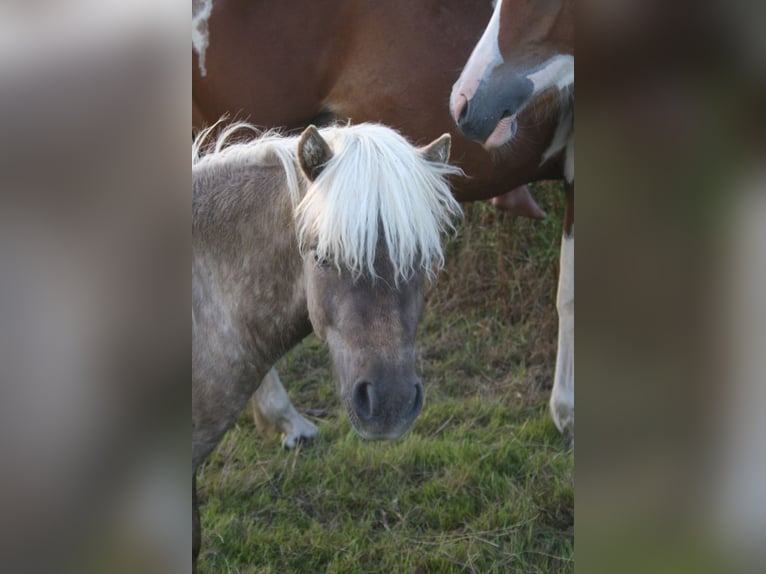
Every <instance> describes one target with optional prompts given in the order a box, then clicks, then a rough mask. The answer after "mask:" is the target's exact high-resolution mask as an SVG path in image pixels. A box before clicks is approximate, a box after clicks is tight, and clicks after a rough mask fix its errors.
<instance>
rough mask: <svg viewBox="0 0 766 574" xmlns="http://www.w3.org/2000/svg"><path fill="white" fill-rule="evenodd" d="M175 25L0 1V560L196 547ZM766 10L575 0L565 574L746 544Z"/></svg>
mask: <svg viewBox="0 0 766 574" xmlns="http://www.w3.org/2000/svg"><path fill="white" fill-rule="evenodd" d="M189 19H190V11H189V6H188V4H187V3H185V2H181V1H178V0H171V1H167V2H163V3H156V2H149V1H148V0H139V1H130V2H128V1H127V0H122V1H120V0H106V1H104V0H102V1H100V2H95V1H93V0H91V1H88V0H59V1H28V0H27V1H13V0H3V1H2V2H1V3H0V460H2V465H1V466H0V512H1V513H2V515H3V517H4V518H5V520H3V523H2V525H1V526H0V553H1V554H0V556H2V563H3V564H4V566H7V568H6V567H4V570H6V569H7V570H8V571H24V572H37V571H39V572H45V571H56V572H63V571H68V570H71V571H77V572H83V571H88V570H91V571H105V570H108V571H110V572H111V571H115V572H119V571H126V572H128V571H142V572H152V571H156V572H170V571H189V569H190V557H189V549H190V546H191V543H190V537H189V528H188V525H189V522H190V514H191V513H190V511H189V508H188V502H189V497H190V496H189V495H190V488H189V484H188V468H189V467H188V453H189V450H188V449H189V445H188V436H189V435H188V426H187V425H188V422H187V421H188V412H189V404H190V398H189V392H188V374H189V373H188V372H187V369H188V367H187V365H189V363H188V362H187V361H188V349H189V341H190V337H189V320H188V314H187V313H188V306H189V298H190V297H189V287H188V274H187V271H188V267H186V265H187V262H188V259H187V257H188V253H189V222H190V210H189V203H190V201H189V190H188V183H189V172H188V169H189V163H188V147H187V146H188V143H189V139H188V138H189V129H188V127H189V118H190V116H191V104H190V98H189V92H190V67H189V59H188V58H189V46H188V29H189V28H188V23H189ZM764 21H766V14H765V13H764V5H763V3H756V2H751V1H744V0H741V1H735V2H726V3H723V2H720V3H716V2H712V1H711V2H676V3H673V4H672V5H671V4H669V3H666V2H658V1H654V0H652V1H644V2H630V1H627V0H626V1H619V2H615V1H606V0H589V1H587V2H585V1H584V2H582V3H580V4H578V28H577V38H578V40H577V42H578V48H577V49H578V60H577V62H578V63H577V73H578V76H579V85H580V94H579V100H578V101H579V104H578V116H577V120H576V121H577V124H578V132H579V136H578V140H579V154H578V157H577V164H578V171H579V179H580V185H579V187H580V190H581V191H580V195H579V200H578V212H579V220H580V221H579V223H578V230H579V233H578V235H579V240H578V248H577V260H578V266H577V272H576V284H577V292H578V299H577V304H576V309H577V316H578V320H577V328H576V349H577V351H576V357H577V359H576V369H577V379H578V387H577V395H576V396H577V399H576V400H577V403H578V405H579V412H580V414H579V421H580V422H579V425H578V426H579V431H578V433H579V436H578V441H577V449H576V467H575V468H576V474H575V476H576V478H575V516H576V518H575V540H576V548H577V552H576V554H575V570H577V571H581V572H587V573H594V572H609V573H613V572H687V571H688V572H708V571H709V572H760V571H762V570H763V567H764V564H765V563H766V557H764V555H763V554H764V548H763V545H762V543H761V542H762V540H763V535H764V533H765V532H766V495H764V494H763V488H762V485H763V484H764V481H766V456H764V455H765V454H766V453H765V452H764V446H763V445H762V442H761V437H763V436H766V428H764V427H765V426H766V423H764V419H763V417H762V416H761V412H760V411H761V409H762V405H766V387H765V386H764V375H763V373H764V367H766V364H764V363H766V359H764V357H765V356H766V355H765V354H764V350H766V344H765V343H766V301H765V300H764V295H763V294H764V292H766V289H764V288H765V287H766V258H765V257H764V247H766V246H765V245H764V241H765V240H766V236H765V233H766V232H764V226H763V224H762V222H763V221H764V216H765V215H766V200H764V197H765V196H764V193H763V191H764V184H766V173H764V151H765V150H764V143H765V142H764V131H763V127H764V107H763V102H764V101H766V100H765V99H764V87H765V86H764V83H765V82H766V68H765V67H764V63H766V46H764V36H763V34H762V33H761V30H760V27H761V25H762V23H763V22H764ZM472 210H473V211H472V213H470V214H469V216H470V218H471V221H470V223H471V224H472V225H474V224H475V227H476V228H483V229H484V230H485V232H486V233H489V234H491V233H493V232H494V231H493V230H496V228H495V227H494V226H495V224H496V221H497V218H498V217H506V216H498V215H497V214H495V213H493V212H489V211H485V210H484V209H483V208H476V209H473V208H472ZM549 213H551V214H552V215H553V216H554V217H555V215H556V206H552V209H551V211H549ZM530 226H531V227H530V228H529V229H526V230H521V231H519V235H518V238H519V239H517V240H516V241H517V242H516V243H515V245H516V247H514V248H512V249H518V248H519V247H518V246H519V245H520V244H523V241H524V238H525V237H533V236H534V237H538V236H539V234H540V233H545V228H544V226H537V227H534V226H533V225H532V224H530ZM471 229H473V227H472V228H471ZM471 233H474V231H471ZM476 237H477V238H476V239H474V240H473V241H475V245H477V246H479V247H476V249H480V246H481V245H482V242H485V241H489V240H488V239H487V236H486V235H482V236H481V237H478V236H476ZM519 242H521V243H519ZM512 253H513V252H512ZM476 259H477V261H476V262H475V263H472V267H471V268H472V269H475V266H479V268H481V266H482V265H492V266H493V269H495V271H494V272H495V273H496V275H495V277H497V276H499V277H500V278H499V279H498V283H495V284H494V285H489V286H486V285H475V284H474V285H472V284H471V275H470V269H469V271H468V272H467V273H465V274H464V277H463V279H462V280H463V281H465V283H464V284H463V287H464V288H465V289H466V290H467V291H465V292H471V291H475V292H476V296H477V297H479V298H481V297H486V296H487V292H486V291H484V290H487V289H489V290H500V291H502V290H509V293H511V294H512V289H515V287H509V284H508V283H507V282H506V280H504V279H503V278H502V274H503V273H506V274H507V273H508V272H509V269H511V267H510V265H511V263H509V262H508V261H515V262H516V263H514V264H513V265H515V267H513V273H522V272H523V270H520V269H519V265H518V261H519V260H518V259H513V258H510V259H508V260H501V261H499V263H500V265H498V260H495V261H494V262H492V261H489V260H488V259H482V258H480V257H479V258H476ZM455 261H456V263H454V265H455V266H459V265H461V263H460V261H465V259H462V260H461V259H459V258H458V259H456V260H455ZM504 261H505V262H504ZM554 261H555V258H554ZM453 269H459V267H454V268H453ZM503 269H505V271H503ZM537 271H539V270H537ZM537 271H536V272H535V275H534V277H536V278H537V279H536V280H537V281H538V282H537V283H535V282H534V281H535V279H530V281H531V282H532V283H531V284H532V285H533V286H534V288H535V289H539V290H540V291H539V293H540V294H541V297H549V296H550V295H551V294H550V290H551V289H552V286H551V283H550V277H552V276H554V275H553V274H552V273H549V274H547V275H546V273H542V274H540V273H538V272H537ZM554 271H555V270H554ZM445 280H446V281H447V282H448V284H449V282H450V281H454V277H453V276H452V275H448V276H447V277H446V279H445ZM446 292H448V293H453V294H454V296H455V297H458V298H459V297H461V296H463V295H461V293H465V292H464V291H461V290H460V289H458V288H455V289H452V290H448V291H446ZM493 296H494V295H493ZM510 300H511V301H514V299H510ZM516 301H518V302H519V305H520V306H519V307H517V308H509V309H507V310H503V312H504V313H505V312H507V313H509V314H510V315H511V316H513V317H519V318H521V319H524V318H526V319H530V317H533V318H534V313H535V312H534V308H531V307H529V306H528V305H526V306H525V304H524V303H525V302H527V303H529V299H528V298H527V295H526V294H523V293H521V294H518V297H517V299H516ZM434 304H435V305H438V304H440V305H443V306H448V305H450V304H451V303H450V301H446V300H443V301H434ZM530 309H531V310H530ZM530 320H531V319H530ZM535 320H537V321H539V323H538V324H539V325H540V326H541V328H542V329H551V328H555V319H554V318H552V316H550V315H548V316H546V315H544V314H541V315H539V316H537V318H536V319H535ZM538 352H539V353H541V354H542V355H543V357H544V356H545V354H546V353H552V352H553V350H552V348H546V347H542V348H541V350H539V351H538ZM541 360H542V359H541Z"/></svg>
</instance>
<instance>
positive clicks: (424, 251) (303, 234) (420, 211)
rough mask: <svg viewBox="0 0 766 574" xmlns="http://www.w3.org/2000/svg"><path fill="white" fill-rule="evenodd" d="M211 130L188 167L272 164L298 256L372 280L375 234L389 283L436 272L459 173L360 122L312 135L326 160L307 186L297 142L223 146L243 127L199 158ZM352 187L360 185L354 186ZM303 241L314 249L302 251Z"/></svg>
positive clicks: (456, 213)
mask: <svg viewBox="0 0 766 574" xmlns="http://www.w3.org/2000/svg"><path fill="white" fill-rule="evenodd" d="M214 127H215V126H213V127H211V128H209V129H207V130H203V131H202V132H201V133H200V134H199V136H197V138H196V139H195V141H194V142H193V144H192V165H193V166H195V169H196V166H199V167H202V166H203V165H204V164H206V163H208V162H210V163H213V162H221V163H223V164H228V165H230V166H231V165H235V164H237V163H239V162H244V163H252V162H256V161H259V162H263V161H268V159H269V158H270V157H271V158H274V157H276V159H277V160H278V162H279V163H280V164H281V165H282V167H283V168H284V170H285V174H286V177H287V186H288V189H289V190H290V194H291V199H292V202H293V206H294V209H295V221H296V231H297V234H298V239H299V243H300V245H301V249H302V250H304V251H305V250H306V249H307V248H309V247H313V249H314V251H315V253H316V256H317V257H318V258H319V259H326V260H328V261H333V262H334V263H335V265H336V267H338V269H340V268H342V267H344V268H346V269H348V270H349V271H350V272H351V273H352V274H353V275H356V276H360V275H362V274H364V273H368V274H369V275H370V276H372V277H375V276H376V274H375V268H374V264H375V253H376V250H377V244H378V229H379V228H380V230H382V232H383V239H384V240H385V242H386V247H387V250H388V255H389V258H390V260H391V264H392V265H393V268H394V276H395V278H396V280H397V281H398V280H400V279H404V278H407V277H409V276H411V274H412V272H413V271H414V270H415V268H416V267H418V268H421V269H422V270H423V271H424V272H425V273H426V274H427V275H428V276H429V278H430V277H433V274H434V272H435V271H436V270H437V269H439V268H441V267H442V266H443V265H444V254H443V251H442V245H441V234H442V233H443V232H445V231H448V230H450V229H452V228H453V222H454V220H455V219H456V218H458V217H460V216H461V215H462V209H461V208H460V204H458V202H457V201H456V200H455V198H454V197H453V195H452V192H451V191H450V187H449V184H448V183H447V181H446V179H445V178H446V177H447V176H449V175H462V173H463V172H462V170H460V169H459V168H457V167H454V166H450V165H447V164H443V163H432V162H429V161H427V160H426V159H425V158H424V157H423V156H422V155H421V154H420V153H419V152H418V150H417V149H416V148H414V147H413V146H412V145H411V144H410V143H409V142H408V141H407V140H406V139H404V137H402V136H401V135H400V134H399V133H398V132H396V131H394V130H392V129H391V128H388V127H386V126H382V125H379V124H371V123H364V124H357V125H350V126H343V127H328V128H322V129H320V130H319V133H320V135H321V136H322V137H323V138H324V139H325V140H326V141H327V142H328V144H329V145H330V148H331V149H332V151H333V157H332V159H330V161H328V162H327V165H326V166H325V167H324V169H323V170H322V172H321V173H320V174H319V176H318V177H317V179H316V180H315V181H313V182H308V181H307V180H306V179H305V178H304V177H303V176H302V175H300V172H299V168H298V162H297V159H296V154H297V142H298V138H297V137H289V138H288V137H279V136H276V135H274V133H273V132H268V133H266V134H264V135H263V136H261V137H259V138H257V139H255V140H252V141H249V142H246V143H238V144H233V145H230V146H228V147H225V146H226V144H227V140H228V139H229V138H230V137H231V136H232V134H234V133H235V132H238V131H241V130H243V129H248V130H251V131H257V130H256V128H254V127H253V126H251V125H249V124H247V123H242V122H240V123H235V124H232V125H231V126H229V127H227V128H226V129H225V130H224V131H223V132H222V133H221V135H220V136H219V137H218V139H217V141H216V143H215V148H214V152H215V153H212V154H208V155H205V156H203V155H202V149H203V148H204V147H205V143H206V140H207V139H209V137H210V135H211V133H212V132H213V128H214ZM272 161H273V160H272ZM360 181H365V182H368V183H367V184H366V185H365V186H360V185H359V182H360ZM300 182H302V186H301V184H300ZM309 241H312V243H315V244H316V246H315V247H314V246H313V245H311V246H309V245H308V243H309Z"/></svg>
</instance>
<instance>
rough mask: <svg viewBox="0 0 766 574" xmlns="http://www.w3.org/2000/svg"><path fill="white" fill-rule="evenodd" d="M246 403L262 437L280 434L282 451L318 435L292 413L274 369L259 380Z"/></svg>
mask: <svg viewBox="0 0 766 574" xmlns="http://www.w3.org/2000/svg"><path fill="white" fill-rule="evenodd" d="M250 402H251V405H252V407H253V419H254V420H255V426H256V427H257V428H258V430H259V431H261V432H265V433H277V432H281V433H282V446H283V447H284V448H285V449H292V448H295V447H296V446H298V445H299V444H300V443H303V442H308V441H310V440H312V439H313V438H314V437H315V436H316V435H317V434H318V433H319V430H318V429H317V427H316V426H315V425H314V424H312V423H311V422H310V421H308V420H307V419H305V418H304V417H302V416H301V415H300V414H298V411H296V410H295V407H294V406H293V404H292V403H291V402H290V397H288V396H287V392H286V391H285V388H284V387H283V386H282V382H281V381H280V380H279V375H278V374H277V372H276V371H275V370H274V369H271V370H270V371H269V372H268V374H267V375H266V376H265V377H264V378H263V381H262V382H261V386H260V387H258V390H257V391H255V394H254V395H253V398H252V399H251V401H250Z"/></svg>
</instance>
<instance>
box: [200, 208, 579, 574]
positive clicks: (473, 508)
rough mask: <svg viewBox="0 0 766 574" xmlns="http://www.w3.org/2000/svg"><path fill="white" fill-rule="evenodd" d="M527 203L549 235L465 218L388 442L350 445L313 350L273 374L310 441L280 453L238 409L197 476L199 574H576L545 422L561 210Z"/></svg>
mask: <svg viewBox="0 0 766 574" xmlns="http://www.w3.org/2000/svg"><path fill="white" fill-rule="evenodd" d="M538 198H539V199H542V200H543V201H542V202H541V203H542V204H543V207H544V208H545V209H546V210H548V212H549V214H550V215H549V220H548V221H545V222H529V221H522V220H515V219H513V218H511V217H510V216H507V215H504V214H497V213H496V212H495V211H494V210H492V209H491V208H488V207H485V206H483V205H479V204H476V205H473V206H471V207H470V209H469V210H468V213H467V217H466V222H465V224H464V225H463V226H462V228H461V231H460V234H459V235H458V236H457V237H456V238H455V239H454V240H453V241H452V242H451V244H450V245H449V260H448V266H447V269H446V270H445V273H444V274H443V275H442V277H441V278H440V279H439V282H438V284H437V285H436V286H435V287H434V288H433V290H432V291H431V292H430V293H429V295H428V299H427V305H426V314H425V316H424V319H423V323H422V324H421V329H420V332H419V348H420V361H419V365H418V370H419V373H420V375H421V377H422V379H423V382H424V386H425V395H426V404H425V407H424V409H423V412H422V414H421V415H420V417H419V418H418V419H417V420H416V421H415V423H414V425H413V427H412V429H411V430H410V432H408V433H407V435H405V437H404V438H402V439H401V440H399V441H396V442H394V443H370V442H365V441H363V440H362V439H360V438H359V437H358V436H357V435H356V434H355V433H354V431H353V429H352V428H351V424H350V423H349V421H348V419H347V417H346V415H345V413H344V412H343V411H342V408H341V407H340V405H339V401H338V398H337V396H336V391H335V383H334V382H333V378H332V374H331V372H330V370H329V367H328V365H329V362H328V359H327V353H326V350H325V349H324V347H323V345H322V344H321V343H320V342H319V341H317V340H316V339H315V338H313V337H310V338H309V339H307V340H306V341H305V342H304V343H303V344H302V345H301V346H300V347H298V348H297V349H295V350H294V351H293V352H291V353H290V354H289V355H288V356H287V357H285V358H284V359H283V360H282V361H281V362H280V364H279V365H278V368H279V372H280V375H281V377H282V380H283V382H284V383H285V386H286V387H287V388H288V390H289V392H290V395H291V398H292V399H293V401H294V402H295V404H296V406H297V408H299V409H302V408H304V409H311V411H310V412H312V413H315V414H317V415H318V416H315V417H313V418H312V420H313V421H314V422H315V423H316V424H317V425H318V427H319V429H320V435H319V437H318V438H317V440H316V441H315V442H314V443H313V444H311V445H308V446H305V447H302V448H300V449H299V450H297V451H295V452H290V453H287V452H284V451H282V449H281V447H280V444H279V441H278V440H277V439H275V438H268V437H261V436H259V435H258V433H257V431H256V429H255V427H254V425H253V423H252V420H251V419H250V418H249V413H248V411H249V410H248V411H245V412H243V414H242V416H241V417H240V419H239V421H238V424H237V425H236V426H235V428H233V429H232V430H231V431H230V432H229V433H228V434H227V436H226V437H225V438H224V440H223V442H222V443H221V445H219V447H218V448H217V449H216V451H215V452H214V453H213V455H212V456H211V459H210V460H209V462H208V463H207V464H206V465H205V466H204V467H203V468H202V469H201V471H200V476H199V481H198V485H199V487H200V497H201V500H200V502H201V504H202V507H201V512H202V536H203V548H202V554H201V556H200V563H199V568H200V572H243V573H245V572H247V573H264V574H265V573H274V574H277V573H279V574H285V573H292V572H296V573H312V572H323V573H324V572H328V573H330V572H333V573H335V572H337V573H347V572H348V573H354V572H360V573H361V572H364V573H368V572H383V573H386V574H394V573H396V574H398V573H401V572H418V573H419V572H434V573H450V572H455V573H458V572H460V573H462V572H482V573H484V572H519V573H522V572H523V573H528V572H529V573H533V572H540V573H555V572H573V571H574V537H573V524H574V515H573V509H574V500H573V497H574V489H573V473H574V460H573V454H572V452H571V451H570V450H569V449H568V448H567V447H566V445H565V444H564V441H563V440H562V439H561V437H560V436H559V434H558V432H557V431H556V429H555V427H554V425H553V423H552V422H551V420H550V417H549V415H548V411H547V399H548V394H549V392H550V384H551V378H552V373H553V362H554V359H555V346H554V343H555V335H556V333H555V328H556V316H555V309H554V308H553V302H554V301H555V287H556V272H557V269H556V267H557V258H558V254H557V248H558V241H559V237H560V236H559V231H558V229H560V206H561V203H560V199H559V198H558V196H557V194H555V193H543V194H538ZM557 226H558V227H557Z"/></svg>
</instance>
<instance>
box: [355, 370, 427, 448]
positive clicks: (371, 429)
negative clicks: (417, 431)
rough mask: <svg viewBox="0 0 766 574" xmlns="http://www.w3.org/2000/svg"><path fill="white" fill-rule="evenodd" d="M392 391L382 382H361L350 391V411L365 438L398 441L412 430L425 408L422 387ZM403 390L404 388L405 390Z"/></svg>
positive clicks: (418, 384)
mask: <svg viewBox="0 0 766 574" xmlns="http://www.w3.org/2000/svg"><path fill="white" fill-rule="evenodd" d="M398 387H399V388H396V389H390V388H388V387H387V386H386V385H385V384H383V383H376V382H373V381H371V380H368V379H360V380H359V381H357V382H356V383H355V384H354V387H353V389H352V391H351V401H350V402H351V408H352V409H353V411H354V414H355V415H356V418H357V421H358V423H359V427H360V428H359V429H358V430H359V431H360V433H361V434H362V436H364V437H365V438H371V439H389V440H390V439H396V438H399V437H400V436H401V435H402V434H404V432H405V431H406V430H407V429H408V428H409V427H410V425H411V424H412V422H413V421H414V420H415V418H417V416H418V415H419V414H420V411H421V410H422V408H423V385H422V384H421V383H420V381H418V380H416V381H415V382H414V383H413V384H405V385H402V386H398ZM402 387H403V388H402Z"/></svg>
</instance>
